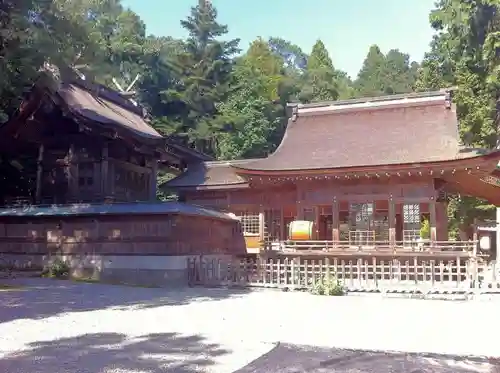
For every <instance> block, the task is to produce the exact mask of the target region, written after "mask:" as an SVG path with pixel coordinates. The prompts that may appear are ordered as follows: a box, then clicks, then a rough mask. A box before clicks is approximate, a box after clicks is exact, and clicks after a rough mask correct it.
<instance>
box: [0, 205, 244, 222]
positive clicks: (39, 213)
mask: <svg viewBox="0 0 500 373" xmlns="http://www.w3.org/2000/svg"><path fill="white" fill-rule="evenodd" d="M122 214H127V215H146V214H151V215H154V214H186V215H198V216H206V217H212V218H217V219H225V220H234V219H233V218H231V217H230V216H229V215H227V214H225V213H222V212H219V211H215V210H210V209H206V208H203V207H199V206H194V205H189V204H186V203H180V202H162V203H140V202H136V203H113V204H72V205H52V206H26V207H11V208H0V217H51V216H54V217H58V216H60V217H63V216H88V215H122Z"/></svg>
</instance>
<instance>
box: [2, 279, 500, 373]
mask: <svg viewBox="0 0 500 373" xmlns="http://www.w3.org/2000/svg"><path fill="white" fill-rule="evenodd" d="M16 283H20V284H22V285H24V286H25V288H24V289H23V290H14V291H4V292H0V322H1V323H0V372H6V373H31V372H36V373H59V372H91V373H111V372H113V373H141V372H148V373H149V372H165V371H168V372H179V373H188V372H198V371H200V372H217V373H224V372H228V373H229V372H233V371H235V370H237V369H240V368H242V367H243V366H245V365H247V364H248V363H250V362H251V361H253V360H254V359H257V358H259V357H261V356H262V355H264V354H266V353H268V352H270V353H271V352H273V351H274V352H276V349H275V346H276V342H278V341H279V342H282V343H286V344H288V346H293V345H311V346H316V347H315V348H316V349H319V348H328V349H329V351H330V354H332V353H333V352H332V351H333V350H332V349H331V348H332V347H336V348H346V349H361V350H385V351H405V352H426V353H433V354H438V353H439V354H443V353H444V354H459V355H484V356H488V357H500V346H499V345H498V344H497V343H494V342H492V341H494V339H495V337H496V336H498V335H500V322H499V317H498V310H499V309H500V300H497V299H494V300H488V301H481V300H476V301H468V302H449V301H439V300H425V301H424V300H414V299H382V298H380V297H378V296H368V297H362V296H352V297H351V296H348V297H340V298H328V297H316V296H312V295H309V294H306V293H283V292H276V291H272V290H264V291H254V292H250V291H244V290H226V289H186V290H182V291H180V290H177V291H173V290H165V289H146V288H130V287H123V286H110V285H99V284H86V283H71V282H68V281H57V280H54V281H52V280H43V279H24V280H16ZM335 354H336V353H335ZM265 356H266V355H265ZM305 356H309V355H305ZM408 356H410V355H408ZM282 359H283V358H281V360H282ZM285 359H286V360H287V359H288V358H285ZM443 359H444V360H443V361H448V360H449V361H450V363H449V364H451V365H450V366H453V364H456V363H453V361H454V359H451V358H448V359H446V358H443ZM455 360H456V359H455ZM258 361H259V360H257V362H258ZM443 364H444V363H443ZM475 364H476V363H475ZM477 364H479V365H480V370H477V369H479V368H477V369H476V370H459V369H458V368H456V367H455V368H456V369H455V370H453V372H469V371H470V372H499V371H500V370H499V369H498V368H495V367H493V366H490V365H489V364H486V363H483V362H477ZM485 364H486V365H485ZM248 369H251V366H250V367H249V368H248ZM325 369H326V368H325ZM474 369H475V368H474ZM481 369H482V370H481ZM260 371H262V372H266V370H246V371H242V372H260ZM268 371H269V372H271V371H273V372H278V371H282V372H291V371H292V370H285V369H283V370H277V369H274V370H268ZM295 371H296V372H301V371H310V372H340V371H342V370H310V369H309V368H308V370H300V369H299V370H295ZM344 371H346V372H347V371H350V372H365V370H359V369H358V370H344ZM372 371H373V372H375V370H372ZM383 371H384V372H386V371H387V370H386V369H385V370H383ZM429 371H433V370H429ZM434 371H436V372H438V371H439V370H434ZM442 371H443V372H445V370H442ZM394 372H397V370H394ZM408 372H411V371H408ZM422 372H426V370H423V371H422ZM439 372H440V371H439ZM450 372H451V371H450Z"/></svg>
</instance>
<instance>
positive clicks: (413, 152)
mask: <svg viewBox="0 0 500 373" xmlns="http://www.w3.org/2000/svg"><path fill="white" fill-rule="evenodd" d="M480 154H481V152H477V151H475V150H473V149H464V148H463V147H461V146H460V142H459V134H458V122H457V117H456V113H455V110H454V107H453V105H451V100H450V95H449V93H447V92H444V91H443V92H431V93H423V94H422V93H419V94H408V95H397V96H388V97H378V98H372V99H363V100H347V101H338V102H330V103H317V104H309V105H300V104H299V105H295V107H294V108H293V114H292V117H291V119H290V121H289V124H288V127H287V130H286V132H285V136H284V138H283V140H282V142H281V144H280V146H279V147H278V149H277V150H276V151H275V152H274V153H273V154H271V155H270V156H269V157H268V158H265V159H260V160H256V161H253V162H246V163H243V164H239V165H235V167H237V168H238V169H239V170H238V172H242V173H244V172H245V171H247V172H251V171H254V172H259V171H262V172H266V171H284V172H287V171H299V170H323V169H325V170H326V169H342V168H353V167H369V166H379V165H399V164H414V163H425V162H440V161H449V160H455V159H463V158H470V157H474V156H477V155H480Z"/></svg>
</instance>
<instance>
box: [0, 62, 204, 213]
mask: <svg viewBox="0 0 500 373" xmlns="http://www.w3.org/2000/svg"><path fill="white" fill-rule="evenodd" d="M68 70H70V69H68ZM0 144H1V150H0V152H1V153H2V159H3V162H1V167H2V173H3V174H4V178H5V175H8V176H9V178H10V180H9V181H10V185H11V187H10V189H9V188H7V190H6V189H5V188H3V189H4V190H2V201H0V204H7V205H12V204H14V205H15V204H43V205H45V204H54V203H55V204H65V203H78V202H95V203H98V202H104V201H106V202H113V201H114V202H133V201H154V200H156V178H157V170H158V167H166V168H169V169H171V170H174V171H176V172H182V171H183V170H184V168H185V167H186V164H188V163H190V162H194V161H198V162H199V161H203V160H208V159H210V158H208V157H207V156H205V155H203V154H201V153H198V152H196V151H194V150H192V149H189V148H187V147H184V146H181V145H179V144H178V143H175V142H173V141H167V140H166V139H165V138H164V137H163V136H161V135H160V134H159V133H158V132H157V131H156V130H155V129H154V128H153V127H151V125H150V124H149V123H148V119H147V115H146V113H145V112H144V110H143V108H142V107H140V106H138V105H136V104H134V103H133V102H131V101H130V100H128V99H127V98H126V97H124V96H122V95H121V94H120V93H119V92H116V91H113V90H111V89H109V88H106V87H104V86H102V85H99V84H95V83H92V82H89V81H87V80H84V79H81V78H80V77H78V76H77V75H76V74H74V73H73V74H72V72H71V71H69V72H68V71H60V75H59V76H58V75H57V74H54V73H53V72H48V71H45V72H43V73H42V74H41V76H40V78H39V79H38V80H37V82H36V84H35V85H34V87H33V88H32V90H31V91H30V93H29V95H28V97H27V98H26V99H25V100H24V101H23V103H22V105H21V108H20V109H19V112H18V114H17V115H16V116H15V117H13V118H12V119H11V120H10V121H9V122H7V123H6V124H4V125H3V126H0ZM4 184H5V185H6V182H5V180H4ZM12 185H13V187H12Z"/></svg>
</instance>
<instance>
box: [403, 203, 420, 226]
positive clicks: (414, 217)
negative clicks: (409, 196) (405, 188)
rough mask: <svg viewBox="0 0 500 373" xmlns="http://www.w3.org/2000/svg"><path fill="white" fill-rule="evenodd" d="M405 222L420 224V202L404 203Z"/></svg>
mask: <svg viewBox="0 0 500 373" xmlns="http://www.w3.org/2000/svg"><path fill="white" fill-rule="evenodd" d="M403 222H404V223H405V224H408V225H417V226H420V204H418V203H411V204H404V205H403Z"/></svg>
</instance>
